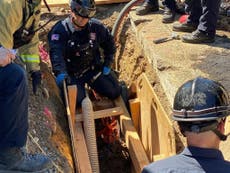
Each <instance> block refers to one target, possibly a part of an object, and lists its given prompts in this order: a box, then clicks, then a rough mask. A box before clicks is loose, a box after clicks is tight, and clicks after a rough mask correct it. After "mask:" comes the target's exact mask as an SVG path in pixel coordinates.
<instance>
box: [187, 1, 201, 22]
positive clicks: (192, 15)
mask: <svg viewBox="0 0 230 173" xmlns="http://www.w3.org/2000/svg"><path fill="white" fill-rule="evenodd" d="M185 11H186V12H187V13H188V15H189V16H188V18H187V23H191V24H196V25H198V24H199V19H200V16H201V14H202V7H201V0H187V1H185Z"/></svg>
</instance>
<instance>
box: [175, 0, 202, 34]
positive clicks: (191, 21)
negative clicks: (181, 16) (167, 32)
mask: <svg viewBox="0 0 230 173" xmlns="http://www.w3.org/2000/svg"><path fill="white" fill-rule="evenodd" d="M185 11H186V13H187V14H188V18H187V20H186V22H184V23H179V22H177V23H175V24H174V25H173V30H174V31H181V32H193V31H195V30H196V29H197V26H198V24H199V19H200V16H201V14H202V7H201V0H186V1H185Z"/></svg>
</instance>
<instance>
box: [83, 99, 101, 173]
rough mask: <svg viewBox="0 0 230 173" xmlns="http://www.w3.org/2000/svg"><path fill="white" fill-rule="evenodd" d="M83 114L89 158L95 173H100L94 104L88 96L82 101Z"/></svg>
mask: <svg viewBox="0 0 230 173" xmlns="http://www.w3.org/2000/svg"><path fill="white" fill-rule="evenodd" d="M82 115H83V120H84V123H83V124H84V132H85V138H86V145H87V149H88V153H89V159H90V163H91V167H92V170H93V173H99V172H100V168H99V162H98V152H97V143H96V134H95V123H94V118H93V106H92V102H91V101H90V99H89V97H88V96H86V97H85V98H84V99H83V101H82Z"/></svg>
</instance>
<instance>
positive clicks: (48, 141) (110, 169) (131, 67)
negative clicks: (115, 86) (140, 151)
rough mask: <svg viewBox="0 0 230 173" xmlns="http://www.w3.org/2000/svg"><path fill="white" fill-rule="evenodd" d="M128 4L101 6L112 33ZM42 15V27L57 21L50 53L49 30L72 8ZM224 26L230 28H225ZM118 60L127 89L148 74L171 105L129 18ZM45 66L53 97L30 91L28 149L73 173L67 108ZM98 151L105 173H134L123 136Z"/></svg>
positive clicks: (99, 13)
mask: <svg viewBox="0 0 230 173" xmlns="http://www.w3.org/2000/svg"><path fill="white" fill-rule="evenodd" d="M124 5H125V4H124V3H120V4H111V5H100V6H98V7H97V14H96V18H98V19H100V20H101V21H102V22H103V23H104V24H105V25H106V26H108V28H109V29H110V30H111V29H112V27H113V24H114V22H115V20H116V18H117V16H118V14H119V12H120V11H121V9H122V8H123V7H124ZM42 12H43V13H42V16H41V24H44V23H46V21H48V20H49V19H51V18H53V20H52V21H51V22H50V23H49V24H48V25H46V26H45V27H44V28H43V29H42V30H41V31H40V33H39V37H40V40H41V44H43V45H44V46H45V48H46V49H47V50H48V45H47V33H48V31H49V30H50V28H51V27H52V26H53V25H54V24H55V23H56V22H57V21H59V20H60V19H64V18H66V17H67V16H68V14H69V13H68V12H69V10H68V7H66V8H65V7H64V8H63V7H62V8H51V13H49V12H47V9H42ZM228 24H229V23H228ZM223 27H224V28H225V29H226V26H225V25H223ZM227 29H229V28H227ZM116 60H117V62H118V69H117V70H118V71H119V72H120V76H119V79H120V80H123V81H125V82H126V84H127V86H130V85H131V84H132V82H133V81H135V80H136V79H137V77H138V76H139V75H140V74H141V73H143V72H145V73H146V74H147V77H148V79H149V81H150V82H151V84H152V85H153V87H154V89H155V90H156V92H157V93H158V96H159V98H160V100H161V101H162V103H164V105H169V104H167V103H168V101H167V100H166V99H165V98H166V97H165V96H164V92H163V90H162V88H161V86H160V84H159V80H158V79H157V76H155V73H154V71H153V69H152V67H151V65H150V64H149V63H148V61H147V59H146V58H145V57H143V52H142V49H141V48H140V46H139V44H138V43H137V41H136V39H135V35H134V33H133V31H132V30H131V25H130V22H129V20H128V19H125V20H124V22H123V23H122V28H121V30H120V31H119V34H118V38H117V53H116ZM41 67H42V72H43V86H44V87H45V88H46V89H47V90H48V92H49V98H46V97H45V95H44V92H43V91H42V90H39V92H38V93H37V95H36V96H34V95H33V94H32V92H31V88H30V102H29V123H30V129H29V135H28V143H27V148H28V151H30V152H42V153H44V154H46V155H48V156H49V157H50V158H51V159H52V160H53V163H54V167H55V168H56V170H57V172H63V173H69V172H73V158H72V153H71V143H70V135H69V128H68V123H67V119H66V113H65V107H64V105H63V103H62V99H61V98H60V96H59V90H58V88H57V86H56V84H55V78H54V76H53V75H52V73H51V67H50V64H49V63H48V64H47V63H42V64H41ZM30 83H31V81H30ZM30 86H31V85H30ZM165 109H166V112H170V108H169V107H167V106H166V107H165ZM177 146H178V151H179V150H180V148H182V146H183V145H182V144H179V143H178V145H177ZM98 151H99V160H100V172H101V173H130V172H131V168H130V157H129V154H128V150H127V148H126V146H125V143H124V141H123V139H122V136H121V139H120V140H119V141H116V142H115V143H113V144H105V143H101V142H98Z"/></svg>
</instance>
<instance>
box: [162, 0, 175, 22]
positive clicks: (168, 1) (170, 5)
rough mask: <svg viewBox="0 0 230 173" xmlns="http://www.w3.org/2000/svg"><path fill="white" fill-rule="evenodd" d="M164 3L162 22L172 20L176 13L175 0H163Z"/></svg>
mask: <svg viewBox="0 0 230 173" xmlns="http://www.w3.org/2000/svg"><path fill="white" fill-rule="evenodd" d="M163 4H164V5H165V8H164V15H163V18H162V22H163V23H171V22H173V21H174V18H175V15H176V1H175V0H165V1H164V2H163Z"/></svg>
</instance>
